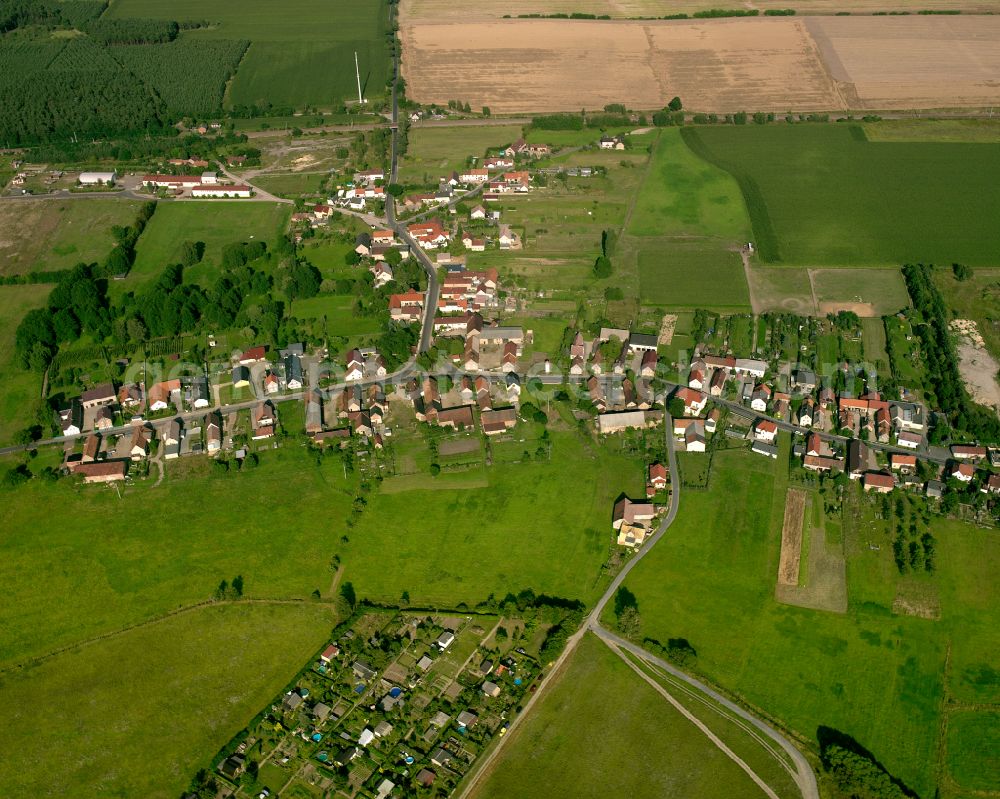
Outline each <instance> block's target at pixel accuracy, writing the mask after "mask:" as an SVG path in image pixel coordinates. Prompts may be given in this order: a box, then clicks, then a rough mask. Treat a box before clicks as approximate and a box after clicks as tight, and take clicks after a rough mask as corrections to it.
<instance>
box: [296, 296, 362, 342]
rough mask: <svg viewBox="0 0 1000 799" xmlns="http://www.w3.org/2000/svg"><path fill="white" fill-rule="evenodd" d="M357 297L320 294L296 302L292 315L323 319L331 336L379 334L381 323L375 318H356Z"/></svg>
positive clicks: (302, 317) (301, 317) (300, 317)
mask: <svg viewBox="0 0 1000 799" xmlns="http://www.w3.org/2000/svg"><path fill="white" fill-rule="evenodd" d="M354 300H355V297H353V296H347V295H344V294H319V295H317V296H315V297H310V298H309V299H307V300H295V301H294V302H293V303H292V308H291V314H292V316H294V317H297V318H299V319H321V320H323V321H325V322H326V331H327V334H328V335H331V336H345V337H346V336H356V335H361V334H365V333H377V332H378V331H379V329H380V327H379V321H378V319H377V318H375V317H374V316H355V315H354V313H353V312H352V308H353V306H354Z"/></svg>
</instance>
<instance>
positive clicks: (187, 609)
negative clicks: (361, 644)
mask: <svg viewBox="0 0 1000 799" xmlns="http://www.w3.org/2000/svg"><path fill="white" fill-rule="evenodd" d="M335 604H336V603H335V602H333V601H332V600H308V601H307V600H305V599H281V598H274V599H264V598H260V599H253V598H249V597H245V598H242V599H205V600H202V601H201V602H195V603H194V604H193V605H184V606H182V607H179V608H175V609H174V610H171V611H168V612H167V613H162V614H160V615H159V616H153V617H151V618H148V619H145V620H144V621H140V622H136V623H135V624H130V625H129V626H127V627H121V628H119V629H117V630H112V631H110V632H106V633H101V634H100V635H95V636H92V637H90V638H84V639H83V640H81V641H75V642H74V643H72V644H67V645H66V646H62V647H60V648H59V649H53V650H51V651H49V652H46V653H44V654H42V655H37V656H35V657H31V658H28V659H27V660H25V661H24V662H23V663H12V664H10V665H9V666H4V667H2V668H0V674H7V673H8V672H14V671H19V670H21V669H25V668H28V667H31V666H37V665H39V664H41V663H43V662H45V661H46V660H51V659H52V658H54V657H58V656H59V655H65V654H66V653H67V652H72V651H73V650H74V649H83V648H84V647H88V646H90V645H91V644H97V643H100V642H101V641H107V640H108V639H111V638H117V637H118V636H119V635H124V634H126V633H130V632H134V631H135V630H138V629H140V628H142V627H150V626H152V625H154V624H159V623H160V622H164V621H167V620H168V619H172V618H174V617H175V616H183V615H185V614H187V613H191V612H192V611H195V610H201V609H203V608H207V607H213V606H214V607H225V606H227V605H319V606H326V607H333V606H334V605H335Z"/></svg>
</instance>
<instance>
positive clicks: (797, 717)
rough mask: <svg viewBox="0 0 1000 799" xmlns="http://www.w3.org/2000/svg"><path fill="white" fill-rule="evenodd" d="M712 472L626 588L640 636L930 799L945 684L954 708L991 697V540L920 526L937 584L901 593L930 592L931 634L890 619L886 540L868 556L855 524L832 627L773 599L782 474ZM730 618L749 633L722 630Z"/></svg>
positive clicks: (940, 525) (770, 467) (910, 621)
mask: <svg viewBox="0 0 1000 799" xmlns="http://www.w3.org/2000/svg"><path fill="white" fill-rule="evenodd" d="M712 471H713V474H712V481H711V487H710V489H709V490H708V491H707V492H690V493H689V494H688V495H687V498H686V499H685V502H686V505H683V506H682V510H681V513H680V516H679V517H678V520H677V522H676V523H675V524H674V525H673V527H672V528H671V535H670V536H669V537H667V538H664V539H663V540H662V541H661V542H660V543H659V544H658V545H657V547H656V548H655V549H654V550H652V551H651V552H650V554H649V555H648V556H647V557H646V559H644V560H643V562H642V563H641V564H640V565H639V566H638V567H637V569H636V570H635V571H634V572H633V573H632V575H630V577H629V580H628V581H627V586H628V587H629V588H630V589H631V590H632V591H633V592H634V593H635V595H636V596H637V598H638V603H639V612H640V614H641V618H642V632H641V634H642V635H649V636H651V637H654V638H657V639H658V640H660V641H665V640H666V639H667V638H669V637H685V638H687V639H688V640H689V641H690V642H691V645H692V646H693V647H694V648H695V650H697V652H698V657H697V662H696V665H695V667H694V668H695V670H696V671H698V672H701V673H703V674H705V675H706V676H707V677H709V678H710V679H711V680H713V681H715V682H717V683H719V684H721V685H723V686H725V687H726V688H727V689H729V690H730V691H732V692H734V693H735V694H736V695H737V696H739V697H741V698H742V699H744V700H745V701H747V702H748V703H750V704H751V705H754V706H758V707H762V708H766V709H767V712H768V713H769V714H771V715H773V716H775V717H777V718H778V719H780V720H781V721H782V722H784V723H786V724H788V725H789V726H790V727H791V728H792V729H793V730H795V731H797V732H799V733H801V734H802V735H803V737H804V738H806V739H809V740H814V736H815V734H816V729H817V727H818V726H819V725H827V726H830V727H833V728H835V729H837V730H840V731H842V732H844V733H847V734H848V735H852V736H853V737H854V738H855V739H856V740H857V741H858V742H859V743H860V744H861V745H863V746H866V747H867V748H869V749H870V750H871V751H872V752H873V753H874V754H875V756H876V757H877V758H878V759H879V760H880V761H881V762H882V763H883V764H885V766H886V768H888V770H889V771H890V772H891V773H892V774H894V775H895V776H896V777H898V778H900V779H901V780H903V781H904V782H905V783H906V784H907V785H908V786H909V787H910V788H912V789H913V790H915V791H917V792H918V793H919V794H920V795H933V793H934V788H935V785H936V775H937V773H938V768H939V765H940V764H939V763H938V757H937V753H938V737H937V736H938V730H939V725H940V721H941V714H942V712H943V708H942V704H941V703H942V697H943V695H944V691H945V681H946V679H947V681H948V684H947V689H948V691H949V693H950V694H951V695H952V696H954V697H955V698H956V699H958V700H959V701H969V702H991V701H995V697H996V696H997V695H998V692H1000V682H998V680H997V677H996V672H995V671H993V670H992V669H991V667H990V666H989V665H988V664H989V662H990V654H989V653H990V652H991V651H994V650H995V648H996V646H997V645H998V641H997V637H998V633H997V632H996V630H991V629H990V626H989V625H990V624H995V623H996V618H997V607H998V605H997V598H996V585H995V581H993V580H992V579H991V577H990V569H992V568H994V567H995V564H996V563H997V561H998V559H1000V545H998V543H997V541H996V540H995V536H993V535H992V534H991V533H990V532H989V531H981V530H974V529H971V528H969V527H968V526H967V525H962V524H960V523H957V522H942V521H935V522H934V533H935V537H936V538H937V541H938V557H937V571H936V573H935V574H934V575H933V576H931V577H924V576H921V577H911V578H907V579H910V580H918V581H922V582H928V583H933V584H934V585H936V586H937V587H938V593H939V595H940V604H941V614H940V618H939V619H938V620H935V621H928V620H927V619H924V618H917V617H913V616H899V615H895V614H894V613H893V612H892V610H891V608H892V606H893V599H894V597H895V596H896V590H897V582H901V578H899V577H898V575H897V574H896V571H895V567H894V566H893V564H892V554H891V547H890V546H889V539H888V533H886V534H885V539H884V543H883V545H882V547H881V550H880V551H873V550H871V549H869V547H868V546H867V545H866V543H865V540H866V537H868V536H871V535H874V534H876V533H873V532H871V528H872V527H874V526H875V525H873V524H871V523H869V521H864V520H863V521H862V523H861V524H860V526H859V527H858V529H857V530H856V531H854V532H852V533H851V534H850V536H849V537H848V539H847V543H846V546H847V550H846V551H847V557H848V561H849V564H848V565H849V568H848V569H847V576H848V586H849V594H848V597H849V603H848V606H847V612H846V614H843V615H841V614H837V613H828V612H824V611H814V610H808V609H803V608H792V607H786V606H783V605H781V604H779V603H778V602H777V601H776V600H775V598H774V579H775V578H774V575H775V573H776V571H777V567H778V562H779V556H780V549H781V547H780V534H781V520H782V517H783V510H784V498H785V487H786V484H787V479H786V475H785V466H784V461H783V460H782V458H779V460H778V461H776V462H775V461H770V460H766V459H763V458H759V457H756V456H753V455H748V454H743V453H739V452H720V453H716V455H715V458H714V461H713V470H712ZM864 518H865V520H867V519H868V518H869V517H868V516H866V517H864ZM878 524H884V523H878ZM813 529H814V528H813ZM832 532H833V531H832V530H830V529H827V531H826V535H827V536H829V535H831V533H832ZM811 535H812V532H811ZM879 540H881V539H879ZM816 544H817V541H816V540H813V541H811V544H810V549H812V548H813V547H814V546H816ZM734 617H740V618H743V619H751V620H752V621H751V622H749V623H747V624H743V625H740V626H739V627H738V628H734V627H733V625H732V623H731V620H732V619H733V618H734ZM949 647H950V651H951V664H950V670H949V671H948V672H947V675H948V676H947V677H946V670H945V661H946V652H947V651H948V649H949ZM790 684H795V686H796V690H795V691H789V690H788V688H787V686H788V685H790ZM887 686H890V688H888V689H887Z"/></svg>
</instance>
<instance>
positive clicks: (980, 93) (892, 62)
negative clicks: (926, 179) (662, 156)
mask: <svg viewBox="0 0 1000 799" xmlns="http://www.w3.org/2000/svg"><path fill="white" fill-rule="evenodd" d="M448 18H449V15H447V14H442V16H441V18H440V19H441V20H442V21H434V22H431V21H428V22H421V21H419V20H416V21H415V20H413V19H409V20H408V19H407V18H406V17H404V19H403V24H402V26H401V30H402V36H403V77H404V78H405V79H406V81H407V89H408V94H409V96H410V97H411V98H412V99H414V100H417V101H418V102H423V103H432V102H435V103H445V102H447V101H448V100H453V99H458V100H462V101H463V102H468V103H470V104H471V105H472V106H473V107H475V108H479V107H480V106H483V105H485V106H489V107H490V108H491V109H492V110H493V111H494V112H498V113H518V112H544V111H578V110H580V109H581V108H586V109H598V108H601V107H603V106H604V105H605V104H607V103H625V104H626V105H628V106H629V107H631V108H640V109H653V108H660V107H662V106H664V105H665V104H666V103H667V102H668V101H669V100H670V98H671V97H673V96H674V95H679V96H680V97H682V98H683V100H684V103H685V107H686V108H688V109H689V110H692V111H705V112H718V113H732V112H735V111H773V112H776V113H783V112H786V111H793V112H805V111H837V110H864V109H879V110H889V109H912V108H951V107H963V106H984V105H989V104H993V103H1000V47H997V46H996V43H997V42H998V41H1000V16H996V17H969V16H958V17H941V16H908V17H899V16H896V17H872V16H865V17H808V18H796V17H772V18H736V19H732V18H731V19H713V20H681V21H669V22H668V21H660V22H630V21H591V20H526V19H499V20H498V19H493V20H492V21H489V22H486V21H479V22H477V21H466V19H467V18H466V17H464V16H463V21H461V22H448V21H444V20H447V19H448ZM451 18H454V17H453V16H452V17H451Z"/></svg>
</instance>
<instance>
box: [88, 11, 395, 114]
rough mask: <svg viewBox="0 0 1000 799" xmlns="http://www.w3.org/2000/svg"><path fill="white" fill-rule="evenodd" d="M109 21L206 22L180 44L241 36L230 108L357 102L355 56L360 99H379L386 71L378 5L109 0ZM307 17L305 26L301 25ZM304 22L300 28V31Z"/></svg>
mask: <svg viewBox="0 0 1000 799" xmlns="http://www.w3.org/2000/svg"><path fill="white" fill-rule="evenodd" d="M107 15H108V16H110V17H138V18H140V19H171V20H177V21H179V22H183V21H185V20H194V21H207V22H209V23H211V24H210V26H209V27H206V28H200V29H197V30H192V31H186V32H185V33H184V34H183V38H184V39H191V40H194V41H199V40H202V39H248V40H250V42H251V44H250V49H249V50H248V51H247V53H246V55H245V56H244V59H243V62H242V63H241V65H240V67H239V69H238V70H237V72H236V77H235V78H234V79H233V81H232V83H231V85H230V88H229V92H228V102H229V104H230V105H233V104H237V105H239V104H245V103H258V102H264V103H271V104H273V105H277V106H282V105H292V106H302V105H306V104H309V105H312V106H319V107H334V106H339V105H340V103H341V102H342V101H343V100H345V99H350V98H351V97H352V96H353V97H356V94H357V88H356V83H355V76H354V53H355V52H357V54H358V61H359V64H360V67H361V80H362V85H363V87H364V88H365V96H366V97H369V98H372V97H381V96H384V95H385V92H386V81H387V80H388V78H389V76H390V74H391V69H392V58H391V55H390V51H389V40H388V37H387V34H388V28H389V11H388V6H387V4H385V3H383V2H380V0H362V2H358V3H350V4H346V3H333V4H331V3H328V2H323V0H290V1H289V2H284V3H281V4H275V3H272V2H268V0H247V2H242V3H236V4H234V3H231V2H226V0H208V2H196V0H173V1H172V2H170V3H161V2H157V0H114V2H113V3H112V4H111V7H110V8H109V9H108V12H107ZM304 20H306V21H307V23H304V22H303V21H304ZM304 25H305V27H303V26H304Z"/></svg>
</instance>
